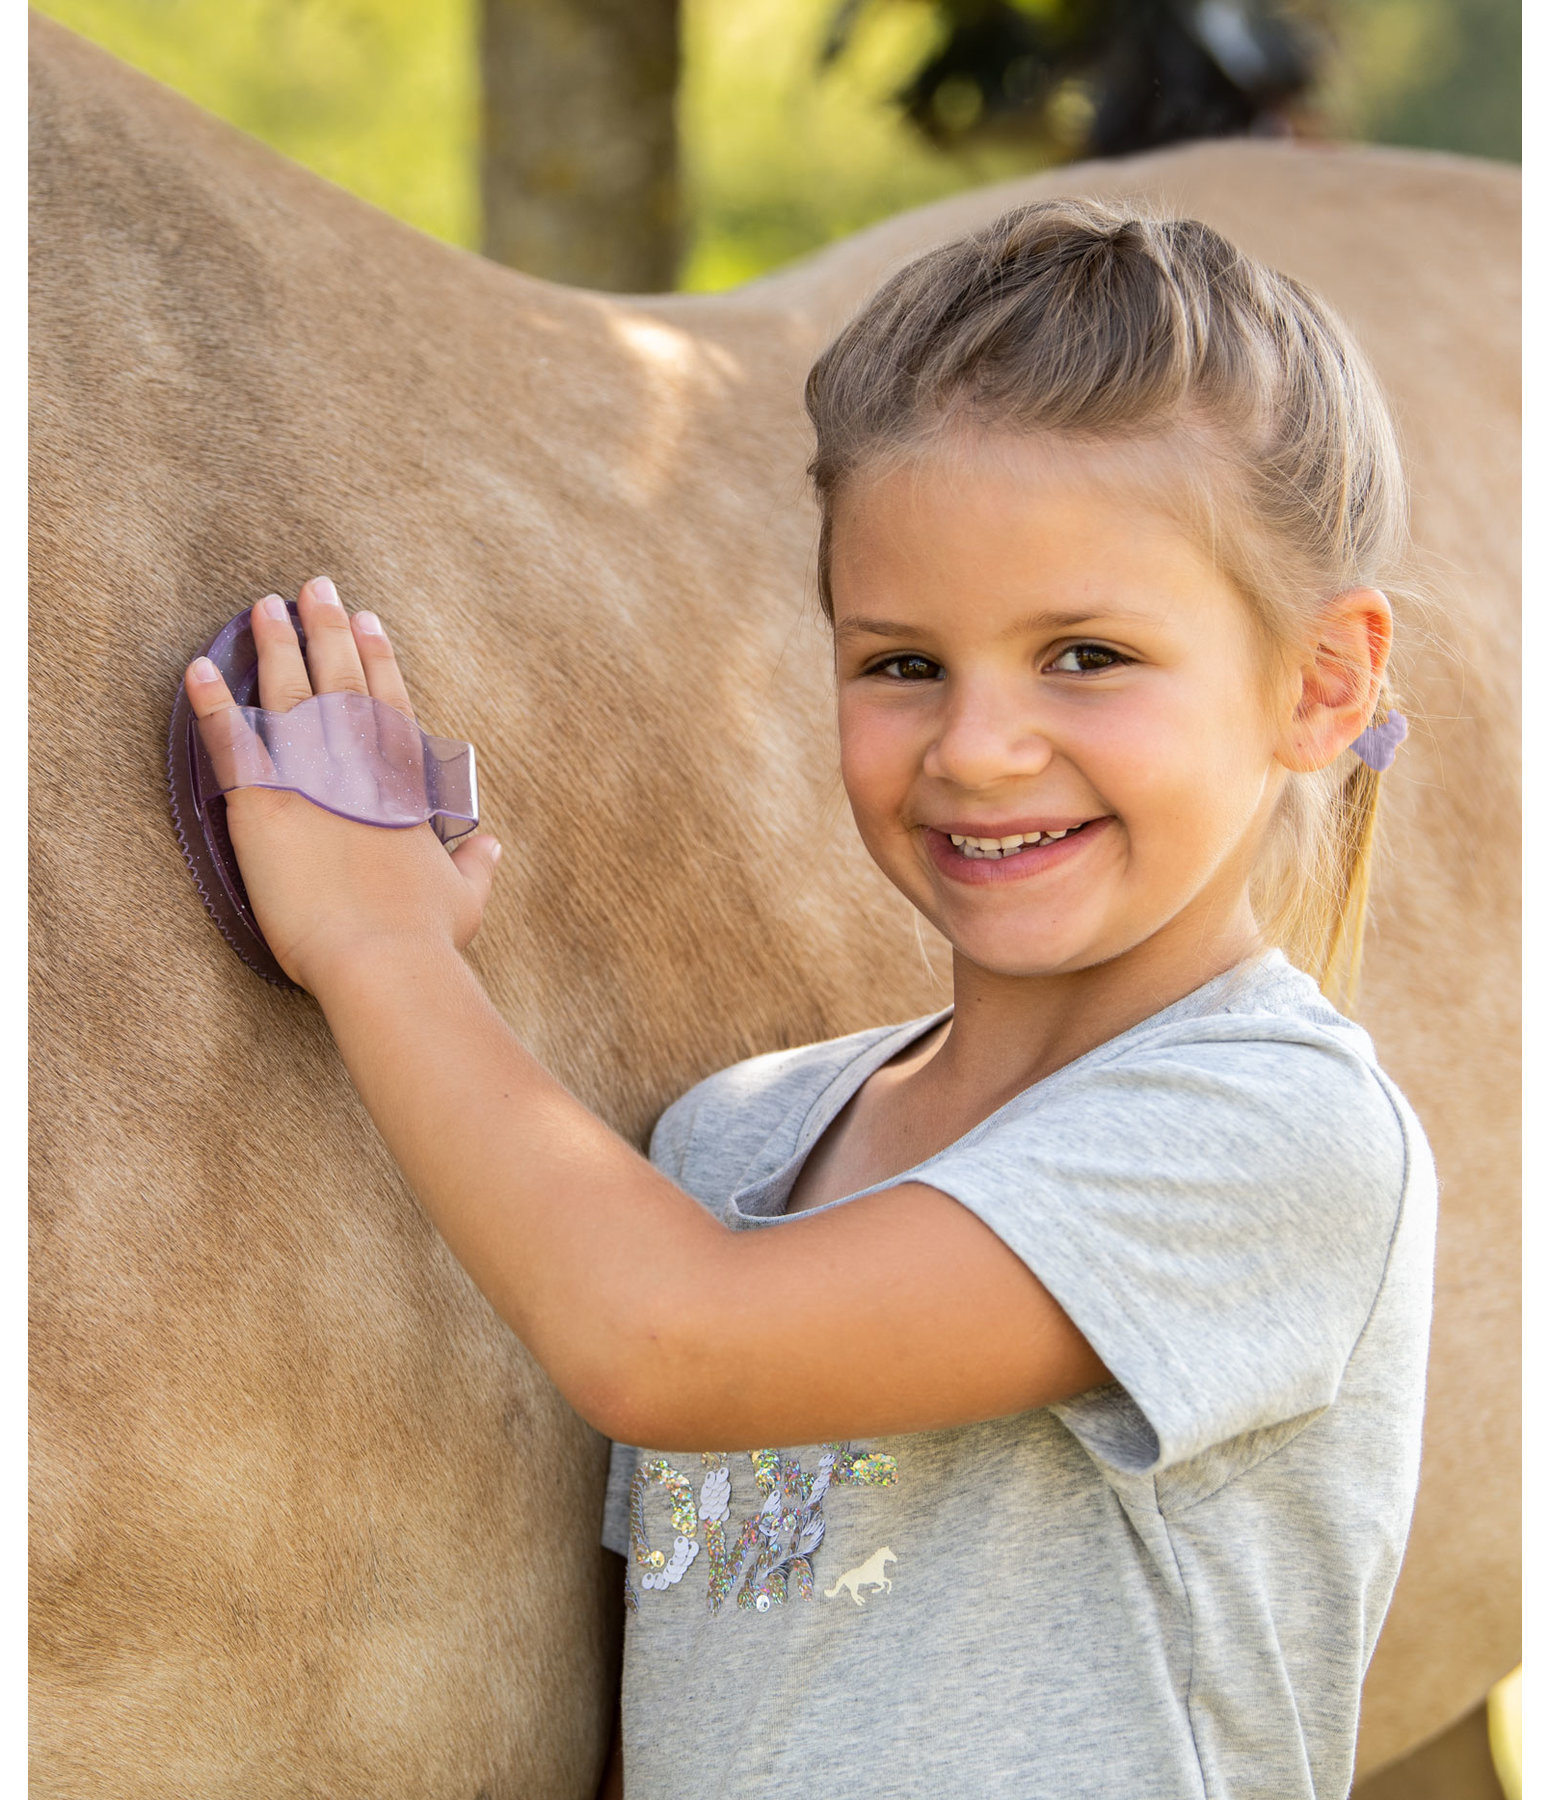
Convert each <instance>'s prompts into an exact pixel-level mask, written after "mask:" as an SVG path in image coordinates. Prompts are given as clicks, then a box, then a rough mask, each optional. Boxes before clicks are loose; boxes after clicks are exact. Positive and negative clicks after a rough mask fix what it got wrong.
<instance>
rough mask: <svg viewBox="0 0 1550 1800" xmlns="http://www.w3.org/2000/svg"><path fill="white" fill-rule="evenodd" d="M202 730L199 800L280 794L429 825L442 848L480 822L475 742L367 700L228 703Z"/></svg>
mask: <svg viewBox="0 0 1550 1800" xmlns="http://www.w3.org/2000/svg"><path fill="white" fill-rule="evenodd" d="M198 725H199V738H198V744H197V748H196V751H195V762H194V780H195V790H196V792H197V793H198V796H199V799H200V801H201V802H202V803H208V802H209V801H211V800H213V799H215V798H216V796H217V795H219V794H229V793H230V792H231V791H232V790H233V789H234V788H245V787H261V788H283V789H287V790H289V791H290V792H291V793H293V794H302V795H305V797H306V798H307V799H308V800H311V801H313V802H315V803H316V804H317V805H318V806H325V807H327V808H328V810H329V811H330V812H333V813H338V814H339V815H340V817H341V818H345V819H355V820H357V821H358V822H359V823H360V824H362V825H385V826H387V827H388V828H389V829H391V830H403V829H405V828H406V827H408V826H410V825H427V824H428V825H429V826H431V828H432V829H433V830H434V831H435V833H436V835H437V837H439V838H440V839H441V841H442V842H443V843H444V844H450V843H453V842H454V841H455V840H456V839H458V838H460V837H462V836H463V835H464V834H465V833H467V832H470V831H472V830H473V828H474V827H475V826H476V825H477V824H478V823H479V806H478V794H477V788H476V778H475V774H474V747H473V745H472V744H463V743H459V742H457V741H456V740H455V739H453V738H438V737H431V736H430V735H429V734H428V733H427V732H424V731H422V730H421V729H420V727H419V726H418V725H416V724H415V722H414V720H413V719H408V718H405V717H404V715H403V714H402V713H401V712H398V711H397V710H396V709H395V708H393V707H391V706H389V705H388V703H387V702H386V701H385V700H374V699H372V698H371V696H370V695H368V694H347V693H334V694H314V695H313V697H312V698H311V699H310V700H303V701H302V702H301V704H300V705H299V706H293V707H292V708H291V709H290V711H289V712H265V711H264V710H263V709H262V708H261V707H257V706H241V707H228V708H227V709H226V711H224V712H219V713H215V714H212V715H211V716H210V717H209V718H206V719H201V720H199V721H198Z"/></svg>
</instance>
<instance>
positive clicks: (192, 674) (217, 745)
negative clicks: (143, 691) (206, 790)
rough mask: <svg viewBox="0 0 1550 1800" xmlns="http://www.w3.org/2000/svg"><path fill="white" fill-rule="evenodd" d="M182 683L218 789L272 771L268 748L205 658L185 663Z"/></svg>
mask: <svg viewBox="0 0 1550 1800" xmlns="http://www.w3.org/2000/svg"><path fill="white" fill-rule="evenodd" d="M183 686H184V688H185V690H186V691H187V693H188V704H189V707H190V708H191V709H192V711H193V714H194V717H195V718H196V719H197V720H198V721H199V735H200V737H201V738H203V740H204V746H205V749H206V751H207V752H208V753H209V757H210V761H211V763H212V764H213V765H214V768H215V774H216V779H217V780H218V781H219V782H220V785H221V787H222V788H231V787H235V786H237V785H238V784H239V783H240V782H242V781H243V780H244V779H247V780H249V781H251V780H252V779H254V778H255V777H262V776H265V775H271V774H273V772H274V765H273V763H272V762H271V761H270V759H269V753H268V751H267V750H266V749H265V748H264V746H263V744H262V743H261V742H260V741H259V739H258V738H257V736H256V735H255V734H254V732H253V729H252V727H251V726H250V725H249V724H248V722H247V720H246V719H245V718H244V717H243V716H242V709H241V708H240V707H239V706H238V705H237V703H236V701H235V700H233V699H232V696H231V689H230V688H229V687H227V685H226V683H225V681H224V679H223V678H222V676H221V672H220V670H219V669H218V668H216V666H215V664H214V663H213V662H211V661H210V659H209V657H207V656H201V657H197V658H196V659H195V660H194V661H193V662H191V663H190V664H189V665H188V670H187V673H186V674H185V675H184V677H183Z"/></svg>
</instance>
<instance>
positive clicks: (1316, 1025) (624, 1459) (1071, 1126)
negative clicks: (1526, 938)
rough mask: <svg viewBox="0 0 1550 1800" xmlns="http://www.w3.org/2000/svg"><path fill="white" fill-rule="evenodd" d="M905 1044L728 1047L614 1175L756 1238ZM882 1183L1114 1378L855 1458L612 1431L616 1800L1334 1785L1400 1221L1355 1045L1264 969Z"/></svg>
mask: <svg viewBox="0 0 1550 1800" xmlns="http://www.w3.org/2000/svg"><path fill="white" fill-rule="evenodd" d="M939 1017H940V1015H939ZM933 1023H935V1021H934V1020H917V1021H915V1022H913V1023H911V1024H908V1025H903V1026H898V1027H891V1028H886V1029H883V1030H877V1031H866V1032H861V1033H858V1034H857V1035H856V1036H854V1037H849V1038H842V1039H839V1040H837V1041H835V1042H832V1043H825V1044H815V1045H811V1046H808V1047H806V1048H803V1049H799V1050H791V1051H783V1052H780V1053H778V1054H775V1055H770V1056H761V1057H756V1058H754V1059H753V1060H752V1061H750V1062H745V1063H740V1064H739V1065H737V1066H736V1067H735V1068H732V1069H728V1070H726V1071H724V1072H723V1073H722V1074H720V1075H717V1076H714V1077H713V1078H712V1079H711V1080H709V1081H705V1082H702V1083H701V1084H700V1085H699V1086H698V1087H696V1088H695V1089H693V1090H692V1091H691V1092H690V1093H688V1094H686V1095H685V1096H684V1098H683V1099H681V1100H680V1101H678V1102H677V1104H676V1105H674V1106H672V1107H670V1108H669V1109H668V1111H667V1112H666V1113H665V1114H664V1115H663V1117H662V1119H661V1121H660V1123H659V1124H658V1126H657V1129H656V1132H655V1134H654V1136H653V1139H652V1145H651V1155H652V1160H653V1161H654V1162H655V1163H656V1164H657V1166H658V1167H659V1168H661V1169H662V1170H664V1171H665V1172H666V1173H667V1174H668V1175H670V1176H672V1177H673V1179H674V1180H675V1181H677V1182H679V1183H680V1184H681V1185H682V1186H683V1187H685V1188H686V1189H687V1190H688V1191H689V1193H691V1194H693V1195H694V1196H695V1197H696V1199H698V1200H699V1201H700V1202H701V1203H702V1204H703V1205H705V1206H706V1207H707V1208H708V1209H710V1210H711V1211H712V1212H714V1213H715V1214H716V1215H717V1216H718V1217H719V1218H721V1219H723V1220H724V1221H725V1222H726V1223H727V1224H728V1225H729V1226H732V1227H733V1228H735V1229H739V1230H744V1229H778V1227H779V1225H780V1223H781V1218H782V1212H783V1208H784V1206H785V1202H786V1197H787V1195H788V1193H789V1192H790V1188H791V1184H792V1181H793V1179H794V1177H795V1175H796V1172H797V1170H798V1168H799V1167H800V1166H801V1163H802V1160H803V1158H804V1157H805V1155H806V1154H807V1152H808V1150H809V1149H810V1148H811V1147H812V1145H813V1143H814V1142H815V1141H816V1140H817V1138H818V1137H819V1135H820V1134H821V1133H822V1131H823V1130H824V1128H825V1127H826V1126H827V1125H828V1123H829V1121H830V1120H831V1119H832V1118H833V1117H834V1116H835V1114H836V1113H837V1112H838V1110H839V1109H840V1107H841V1106H843V1105H844V1103H845V1102H846V1100H848V1099H849V1097H850V1096H851V1094H853V1093H854V1092H855V1090H856V1089H857V1088H858V1087H859V1086H860V1085H861V1083H862V1082H863V1081H864V1080H865V1079H866V1077H867V1076H868V1075H869V1074H870V1073H871V1072H872V1071H873V1070H874V1069H876V1068H878V1067H880V1066H881V1065H882V1064H883V1063H884V1062H886V1061H888V1059H889V1058H890V1057H892V1056H894V1055H896V1054H897V1053H898V1052H899V1051H900V1050H901V1049H903V1048H904V1047H905V1046H906V1045H907V1044H909V1043H910V1042H911V1041H913V1040H914V1039H915V1038H917V1037H919V1036H920V1035H921V1033H922V1032H923V1031H925V1030H927V1029H929V1028H930V1026H931V1025H932V1024H933ZM903 1181H917V1182H924V1183H928V1184H929V1185H930V1186H932V1187H935V1188H939V1189H941V1190H942V1191H943V1192H944V1193H947V1194H950V1195H952V1196H953V1197H954V1198H955V1199H957V1200H958V1201H960V1202H961V1203H962V1204H963V1205H965V1206H967V1207H968V1208H969V1209H970V1210H971V1211H972V1212H974V1213H975V1214H976V1215H977V1216H978V1217H980V1218H981V1219H983V1220H984V1221H985V1223H986V1224H987V1225H989V1226H990V1227H991V1229H992V1230H993V1231H995V1232H996V1234H997V1235H998V1236H999V1237H1000V1238H1002V1239H1003V1240H1004V1241H1005V1242H1006V1243H1007V1244H1008V1245H1010V1246H1011V1248H1012V1249H1014V1250H1015V1251H1016V1252H1017V1253H1018V1255H1019V1256H1021V1257H1022V1258H1023V1260H1024V1261H1025V1262H1026V1263H1027V1264H1028V1266H1029V1268H1030V1269H1032V1270H1033V1271H1034V1273H1035V1274H1036V1275H1037V1276H1038V1277H1039V1279H1040V1280H1041V1281H1042V1282H1043V1283H1044V1284H1045V1286H1046V1287H1048V1288H1049V1290H1050V1291H1051V1292H1052V1293H1053V1294H1054V1295H1055V1297H1056V1299H1057V1300H1059V1302H1060V1304H1061V1305H1062V1306H1063V1307H1064V1308H1065V1309H1066V1311H1067V1312H1068V1313H1069V1314H1070V1316H1071V1317H1072V1319H1073V1320H1074V1321H1075V1322H1076V1324H1077V1325H1078V1326H1079V1327H1080V1329H1081V1330H1082V1332H1083V1333H1084V1334H1085V1336H1086V1337H1087V1339H1088V1341H1089V1342H1090V1343H1091V1344H1092V1346H1093V1348H1094V1349H1095V1350H1096V1351H1097V1353H1098V1355H1099V1356H1100V1357H1101V1358H1102V1359H1103V1361H1104V1363H1105V1365H1106V1366H1107V1367H1108V1368H1109V1369H1110V1370H1111V1371H1112V1372H1113V1375H1114V1383H1113V1384H1112V1385H1108V1386H1105V1387H1102V1388H1098V1389H1094V1390H1093V1391H1091V1392H1090V1393H1087V1394H1084V1395H1081V1396H1079V1397H1078V1398H1076V1399H1073V1400H1070V1401H1067V1402H1066V1403H1064V1404H1062V1405H1058V1406H1051V1407H1047V1408H1041V1409H1039V1410H1038V1411H1034V1412H1027V1413H1023V1414H1019V1415H1017V1416H1015V1417H1012V1418H1005V1419H996V1420H992V1421H990V1422H989V1423H986V1424H979V1425H966V1426H962V1427H960V1428H957V1429H953V1430H949V1431H928V1432H919V1433H912V1434H908V1435H902V1436H897V1437H888V1438H878V1439H873V1440H869V1441H867V1442H865V1443H851V1444H829V1445H821V1444H819V1445H814V1444H807V1445H799V1446H788V1447H780V1448H771V1449H767V1450H760V1451H756V1452H754V1453H752V1454H751V1455H750V1454H749V1453H746V1452H742V1453H738V1454H721V1453H719V1452H716V1451H714V1450H711V1451H709V1452H707V1453H705V1454H704V1455H694V1456H686V1455H684V1454H682V1453H676V1454H670V1455H669V1454H662V1453H658V1452H653V1451H650V1450H642V1451H637V1450H635V1449H631V1448H628V1447H626V1446H623V1445H621V1446H617V1447H616V1448H615V1451H614V1455H613V1461H612V1466H611V1470H610V1478H609V1496H608V1504H607V1509H606V1517H605V1525H604V1532H603V1541H604V1542H605V1543H606V1544H608V1545H609V1547H610V1548H612V1549H614V1550H617V1551H619V1552H620V1553H621V1554H624V1555H625V1556H626V1557H627V1559H628V1560H627V1563H626V1567H627V1570H628V1571H629V1575H628V1580H629V1589H630V1592H629V1595H628V1601H629V1605H630V1614H629V1618H628V1622H627V1631H626V1650H625V1675H624V1744H625V1780H626V1791H627V1794H628V1796H629V1800H682V1797H683V1796H684V1795H688V1794H694V1793H709V1794H715V1795H718V1796H723V1795H724V1796H733V1797H738V1800H742V1797H747V1800H753V1797H754V1796H758V1797H759V1800H766V1797H768V1796H770V1795H775V1794H789V1795H792V1796H794V1797H796V1800H806V1797H807V1796H812V1795H818V1794H833V1795H838V1796H841V1797H842V1800H850V1796H859V1795H863V1794H864V1795H868V1796H876V1797H878V1800H883V1797H888V1796H906V1795H908V1796H922V1797H925V1796H933V1797H935V1796H944V1795H948V1796H959V1795H961V1796H965V1797H966V1800H970V1797H972V1800H982V1797H983V1800H991V1797H996V1800H999V1797H1002V1796H1005V1797H1008V1800H1011V1797H1013V1796H1015V1797H1017V1800H1032V1797H1034V1796H1038V1797H1040V1800H1083V1797H1084V1796H1092V1800H1100V1797H1101V1800H1113V1797H1114V1796H1116V1795H1136V1796H1141V1795H1144V1796H1146V1797H1147V1800H1174V1797H1175V1796H1178V1797H1179V1800H1183V1797H1184V1796H1191V1797H1195V1796H1200V1795H1210V1796H1212V1797H1213V1800H1217V1797H1220V1800H1229V1797H1230V1800H1299V1797H1301V1796H1318V1797H1319V1800H1344V1796H1345V1795H1346V1793H1347V1790H1348V1788H1349V1784H1350V1780H1351V1767H1352V1752H1353V1747H1354V1744H1355V1737H1356V1717H1357V1702H1358V1697H1359V1692H1360V1688H1361V1682H1362V1677H1363V1674H1364V1672H1365V1670H1366V1667H1367V1663H1368V1660H1369V1658H1370V1656H1371V1654H1372V1648H1373V1643H1374V1641H1375V1639H1376V1637H1377V1633H1378V1627H1379V1625H1380V1624H1381V1622H1382V1619H1383V1615H1384V1612H1385V1610H1386V1608H1387V1606H1388V1603H1389V1597H1390V1595H1391V1593H1392V1591H1393V1586H1394V1579H1395V1575H1396V1573H1397V1571H1398V1568H1399V1560H1400V1555H1401V1552H1402V1550H1403V1548H1404V1543H1405V1536H1406V1532H1407V1530H1408V1528H1409V1522H1410V1511H1411V1505H1412V1502H1413V1499H1414V1495H1415V1487H1416V1478H1417V1470H1418V1463H1419V1454H1420V1433H1421V1405H1422V1396H1423V1383H1424V1376H1425V1364H1426V1340H1427V1327H1428V1319H1429V1313H1430V1298H1431V1266H1432V1245H1433V1237H1434V1229H1435V1205H1436V1183H1435V1175H1434V1173H1433V1169H1432V1162H1431V1157H1430V1154H1429V1152H1428V1150H1427V1146H1426V1141H1425V1138H1424V1137H1423V1135H1422V1132H1421V1129H1420V1126H1419V1124H1418V1123H1417V1121H1416V1119H1415V1116H1414V1114H1413V1113H1412V1112H1411V1110H1410V1108H1409V1106H1408V1105H1407V1104H1406V1102H1405V1100H1404V1098H1403V1097H1402V1096H1401V1095H1400V1094H1399V1092H1398V1091H1397V1089H1396V1088H1395V1087H1394V1086H1393V1084H1392V1083H1391V1082H1390V1081H1389V1080H1388V1079H1387V1077H1385V1076H1384V1075H1383V1074H1382V1073H1381V1071H1380V1070H1379V1069H1378V1068H1377V1065H1376V1063H1375V1061H1374V1057H1373V1050H1372V1045H1371V1043H1370V1041H1369V1039H1368V1038H1367V1036H1366V1034H1365V1033H1364V1032H1363V1031H1361V1030H1360V1029H1359V1028H1358V1027H1357V1026H1355V1025H1353V1024H1352V1023H1350V1021H1349V1020H1347V1019H1345V1018H1343V1017H1342V1016H1341V1015H1340V1014H1339V1013H1337V1012H1336V1011H1334V1010H1333V1008H1331V1007H1330V1006H1329V1005H1328V1004H1327V1003H1326V1002H1325V1001H1324V1000H1323V999H1322V998H1321V997H1320V995H1319V993H1318V990H1317V988H1316V987H1315V985H1314V984H1313V982H1312V981H1310V980H1309V979H1308V978H1307V977H1306V976H1304V975H1303V974H1301V973H1300V972H1298V971H1296V970H1294V969H1293V968H1292V967H1291V966H1290V965H1289V964H1288V963H1287V962H1286V960H1285V959H1284V958H1283V957H1282V956H1281V955H1280V954H1279V953H1272V954H1271V955H1269V956H1266V957H1264V958H1261V959H1258V960H1257V961H1254V962H1251V963H1248V964H1245V965H1243V966H1242V967H1240V968H1239V969H1236V970H1233V971H1230V972H1229V973H1228V974H1227V975H1224V976H1222V977H1220V978H1218V979H1217V980H1215V981H1213V982H1211V983H1209V984H1208V985H1207V986H1205V987H1203V988H1200V989H1198V990H1197V991H1196V992H1195V993H1193V994H1190V995H1188V996H1186V997H1185V998H1184V999H1183V1000H1181V1001H1179V1002H1177V1003H1176V1004H1175V1005H1173V1006H1170V1007H1168V1008H1167V1009H1166V1010H1164V1011H1162V1012H1160V1013H1158V1014H1156V1015H1155V1016H1154V1017H1152V1018H1150V1019H1147V1020H1145V1021H1144V1022H1143V1023H1142V1024H1140V1025H1137V1026H1136V1027H1134V1028H1133V1029H1132V1030H1130V1031H1127V1032H1125V1033H1124V1034H1123V1035H1122V1036H1120V1037H1118V1038H1115V1039H1113V1040H1111V1041H1110V1042H1109V1043H1106V1044H1104V1045H1102V1046H1100V1048H1098V1049H1096V1050H1094V1051H1092V1052H1091V1053H1090V1054H1088V1055H1086V1056H1084V1057H1082V1058H1080V1059H1079V1060H1078V1061H1076V1062H1074V1063H1071V1064H1069V1065H1068V1066H1067V1067H1065V1068H1063V1069H1061V1070H1059V1071H1058V1072H1057V1073H1055V1074H1054V1075H1051V1076H1049V1077H1048V1078H1047V1079H1046V1080H1043V1081H1040V1082H1038V1083H1036V1084H1035V1085H1034V1086H1033V1087H1031V1088H1028V1089H1026V1090H1025V1091H1024V1092H1023V1093H1021V1094H1019V1095H1018V1096H1017V1097H1016V1098H1015V1099H1014V1100H1012V1101H1010V1102H1008V1104H1007V1105H1005V1106H1003V1107H1002V1108H1001V1109H1000V1110H999V1111H998V1112H997V1113H995V1114H994V1115H993V1116H992V1117H990V1118H989V1119H987V1120H985V1121H984V1123H983V1124H981V1125H979V1126H977V1127H976V1128H975V1129H974V1130H973V1131H971V1132H969V1133H967V1134H966V1135H965V1136H964V1137H962V1138H960V1139H959V1140H958V1141H957V1142H956V1143H954V1144H951V1145H950V1146H949V1147H948V1148H947V1149H945V1150H943V1151H942V1152H940V1153H939V1154H938V1155H936V1156H933V1157H931V1158H929V1159H928V1160H927V1161H926V1162H924V1163H922V1164H920V1165H919V1166H918V1167H916V1168H914V1169H911V1170H910V1171H908V1172H907V1173H906V1174H904V1175H900V1176H898V1177H896V1178H895V1179H894V1180H893V1181H889V1182H882V1183H879V1184H878V1187H879V1188H888V1187H892V1186H895V1185H897V1183H898V1182H903ZM867 1191H868V1192H871V1191H875V1190H871V1189H869V1190H867ZM852 1197H853V1196H852ZM834 1204H836V1205H843V1204H845V1202H844V1201H837V1202H835V1203H834ZM867 1278H868V1277H867V1272H866V1270H865V1269H861V1268H858V1269H857V1270H856V1280H857V1282H865V1281H866V1280H867ZM749 1305H750V1306H754V1307H757V1306H758V1305H759V1298H758V1296H757V1295H756V1294H755V1295H750V1296H749ZM781 1330H782V1326H781V1320H780V1318H779V1316H778V1314H771V1316H770V1319H769V1332H768V1348H769V1354H770V1355H771V1356H772V1357H776V1358H778V1357H779V1356H780V1353H781Z"/></svg>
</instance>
